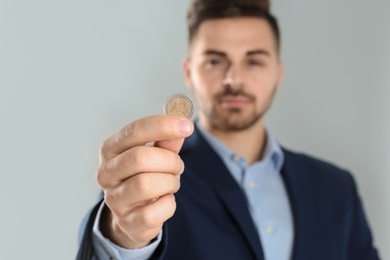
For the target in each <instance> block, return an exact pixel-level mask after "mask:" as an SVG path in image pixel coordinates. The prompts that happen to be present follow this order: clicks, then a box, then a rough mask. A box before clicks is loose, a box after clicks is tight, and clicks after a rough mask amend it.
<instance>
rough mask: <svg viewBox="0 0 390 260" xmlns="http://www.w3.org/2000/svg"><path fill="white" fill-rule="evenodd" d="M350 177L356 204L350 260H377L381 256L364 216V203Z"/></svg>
mask: <svg viewBox="0 0 390 260" xmlns="http://www.w3.org/2000/svg"><path fill="white" fill-rule="evenodd" d="M349 176H350V178H351V183H352V186H353V203H354V214H353V216H352V218H353V222H352V223H353V224H352V232H351V236H350V240H349V259H364V260H377V259H379V255H378V251H377V250H376V249H375V247H374V245H373V237H372V234H371V231H370V228H369V224H368V221H367V219H366V217H365V214H364V209H363V203H362V201H361V199H360V198H359V194H358V190H357V186H356V183H355V181H354V180H353V177H352V176H351V175H349Z"/></svg>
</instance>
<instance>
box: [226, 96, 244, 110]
mask: <svg viewBox="0 0 390 260" xmlns="http://www.w3.org/2000/svg"><path fill="white" fill-rule="evenodd" d="M249 102H250V100H249V99H248V98H246V97H243V96H224V97H222V98H220V99H219V104H220V105H221V107H222V108H227V109H231V108H243V107H244V106H246V105H247V104H249Z"/></svg>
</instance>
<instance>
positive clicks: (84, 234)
mask: <svg viewBox="0 0 390 260" xmlns="http://www.w3.org/2000/svg"><path fill="white" fill-rule="evenodd" d="M102 202H103V199H101V200H99V202H98V203H97V204H96V205H95V206H94V207H93V208H92V209H91V210H90V211H89V212H88V213H87V215H86V216H85V218H84V220H83V221H82V223H81V225H80V230H79V239H78V241H79V249H78V252H77V256H76V260H92V259H94V258H93V256H94V255H95V252H94V247H93V244H92V243H93V240H92V236H93V226H94V223H95V220H96V217H97V215H98V211H99V207H100V205H101V204H102ZM167 238H168V230H167V225H166V224H164V231H163V236H162V241H161V242H160V244H159V245H158V247H157V249H156V250H155V251H154V253H153V255H152V256H151V258H150V259H152V260H155V259H163V255H164V251H165V249H166V245H167Z"/></svg>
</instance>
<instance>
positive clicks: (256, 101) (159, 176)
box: [78, 0, 378, 260]
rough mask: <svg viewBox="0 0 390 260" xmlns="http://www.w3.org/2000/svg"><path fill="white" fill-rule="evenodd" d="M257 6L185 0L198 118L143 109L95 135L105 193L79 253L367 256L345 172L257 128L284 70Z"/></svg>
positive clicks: (261, 6)
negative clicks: (112, 130)
mask: <svg viewBox="0 0 390 260" xmlns="http://www.w3.org/2000/svg"><path fill="white" fill-rule="evenodd" d="M267 8H268V4H267V3H263V2H259V1H243V0H241V1H240V0H236V1H211V0H198V1H197V0H195V1H193V3H192V5H191V8H190V11H189V14H188V22H189V47H188V58H187V59H186V61H185V62H184V72H185V77H186V83H187V86H188V87H189V88H190V89H191V90H192V91H193V94H194V96H195V99H196V101H197V104H198V108H199V120H197V121H196V122H195V124H194V125H193V124H192V123H191V122H190V121H189V120H187V119H183V118H180V117H176V116H169V115H157V116H151V117H147V118H142V119H139V120H137V121H135V122H132V123H130V124H129V125H127V126H125V127H124V128H123V129H122V130H120V131H119V132H118V133H117V134H114V135H113V136H111V137H110V138H108V139H107V140H106V141H105V142H104V143H103V144H102V146H101V149H100V161H101V164H100V167H99V170H98V172H97V179H98V182H99V184H100V186H101V187H102V189H103V191H104V200H103V201H102V202H100V203H99V204H98V205H97V206H96V207H95V208H94V209H93V210H92V212H91V214H90V215H89V217H88V218H89V220H88V223H87V225H86V227H85V228H83V238H82V244H81V247H80V251H79V255H78V258H79V259H91V258H92V259H93V258H94V259H109V258H110V257H113V258H115V259H149V258H152V259H270V260H274V259H275V260H278V259H281V260H282V259H299V260H305V259H308V260H309V259H310V260H312V259H316V260H318V259H332V260H333V259H378V255H377V252H376V250H375V249H374V248H373V245H372V237H371V233H370V230H369V227H368V224H367V221H366V219H365V216H364V213H363V208H362V205H361V202H360V199H359V197H358V194H357V191H356V186H355V183H354V181H353V178H352V177H351V175H350V174H349V173H347V172H345V171H344V170H341V169H338V168H336V167H335V166H332V165H330V164H327V163H325V162H322V161H319V160H316V159H313V158H310V157H308V156H305V155H300V154H295V153H292V152H290V151H287V150H285V149H283V148H281V147H280V146H279V145H278V143H277V141H276V140H275V139H274V137H272V135H271V133H270V132H268V131H267V130H266V127H265V123H264V114H265V113H266V111H267V110H268V108H269V106H270V105H271V103H272V99H273V97H274V95H275V93H276V92H277V90H278V89H279V86H280V82H281V79H282V76H283V64H282V63H281V61H280V59H279V49H280V42H279V41H280V37H279V29H278V25H277V22H276V19H275V18H274V17H273V16H272V15H271V14H270V13H269V12H268V9H267ZM184 138H186V140H185V141H184ZM183 141H184V144H183ZM150 142H154V145H153V146H147V145H145V144H146V143H150Z"/></svg>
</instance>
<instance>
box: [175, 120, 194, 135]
mask: <svg viewBox="0 0 390 260" xmlns="http://www.w3.org/2000/svg"><path fill="white" fill-rule="evenodd" d="M178 127H179V131H180V133H182V134H188V133H189V132H190V131H191V124H190V122H189V121H188V120H180V121H179V123H178Z"/></svg>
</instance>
